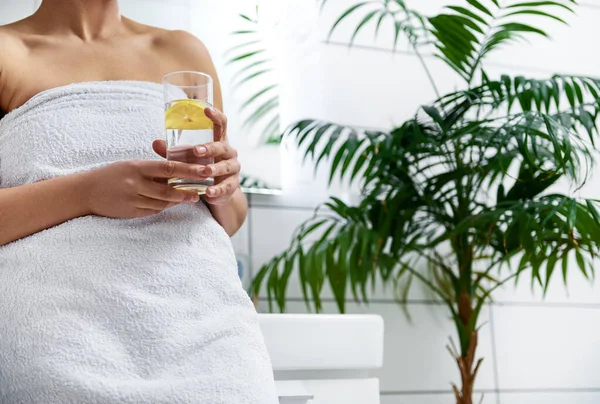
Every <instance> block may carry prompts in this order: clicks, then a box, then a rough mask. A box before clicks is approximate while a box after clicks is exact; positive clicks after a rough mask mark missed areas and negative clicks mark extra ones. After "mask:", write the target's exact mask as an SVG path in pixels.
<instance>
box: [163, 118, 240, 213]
mask: <svg viewBox="0 0 600 404" xmlns="http://www.w3.org/2000/svg"><path fill="white" fill-rule="evenodd" d="M204 112H205V113H206V116H207V117H208V118H209V119H210V120H211V121H213V123H214V126H215V128H214V133H215V135H214V138H215V141H214V142H211V143H205V144H203V145H198V146H196V147H195V148H194V153H195V154H196V156H198V157H211V158H214V163H213V164H209V165H207V166H205V167H204V173H205V174H206V177H214V179H215V183H214V185H213V186H211V187H209V188H208V189H207V190H206V195H205V196H204V199H205V200H206V202H207V203H209V204H211V205H226V204H227V203H229V201H230V200H231V198H232V197H233V194H234V193H235V191H236V190H237V189H238V188H239V187H240V169H241V166H240V163H239V161H238V159H237V156H238V153H237V150H235V149H234V148H233V147H231V145H230V144H229V142H228V141H227V117H226V116H225V114H223V113H222V112H221V111H219V110H217V109H215V108H206V109H205V111H204ZM152 147H153V149H154V151H155V152H156V153H157V154H158V155H160V156H162V157H165V158H166V145H165V141H164V140H155V141H154V143H153V144H152Z"/></svg>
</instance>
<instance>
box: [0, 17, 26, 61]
mask: <svg viewBox="0 0 600 404" xmlns="http://www.w3.org/2000/svg"><path fill="white" fill-rule="evenodd" d="M26 35H27V32H26V31H24V30H23V27H22V26H21V24H20V23H19V22H17V23H13V24H9V25H0V68H1V67H2V66H3V65H5V64H6V63H8V62H9V61H11V60H12V61H14V60H18V59H19V58H20V57H21V56H25V55H26V54H27V46H26V43H25V40H24V38H25V36H26Z"/></svg>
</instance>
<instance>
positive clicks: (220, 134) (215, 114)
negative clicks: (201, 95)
mask: <svg viewBox="0 0 600 404" xmlns="http://www.w3.org/2000/svg"><path fill="white" fill-rule="evenodd" d="M204 113H205V114H206V116H207V117H208V118H209V119H210V120H211V121H213V123H214V124H215V140H216V141H223V140H225V136H226V134H227V116H225V114H224V113H222V112H221V111H219V110H218V109H215V108H206V109H205V110H204Z"/></svg>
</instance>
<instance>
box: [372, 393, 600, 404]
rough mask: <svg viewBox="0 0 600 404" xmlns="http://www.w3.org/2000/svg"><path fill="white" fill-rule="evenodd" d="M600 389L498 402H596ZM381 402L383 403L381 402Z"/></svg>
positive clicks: (510, 396)
mask: <svg viewBox="0 0 600 404" xmlns="http://www.w3.org/2000/svg"><path fill="white" fill-rule="evenodd" d="M598 403H600V391H596V392H572V393H561V392H549V393H544V392H531V393H500V403H499V404H598ZM382 404H383V403H382Z"/></svg>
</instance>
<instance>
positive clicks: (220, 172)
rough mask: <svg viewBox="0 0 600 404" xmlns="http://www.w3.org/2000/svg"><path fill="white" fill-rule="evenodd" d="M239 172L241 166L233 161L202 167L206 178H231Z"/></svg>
mask: <svg viewBox="0 0 600 404" xmlns="http://www.w3.org/2000/svg"><path fill="white" fill-rule="evenodd" d="M240 170H241V165H240V163H239V161H237V160H235V159H233V160H223V161H220V162H218V163H216V164H209V165H207V166H206V167H204V171H203V172H204V175H206V176H207V177H223V176H231V175H234V174H237V173H239V172H240Z"/></svg>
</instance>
